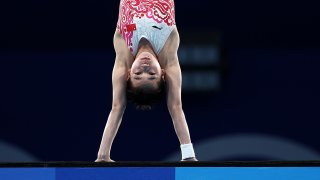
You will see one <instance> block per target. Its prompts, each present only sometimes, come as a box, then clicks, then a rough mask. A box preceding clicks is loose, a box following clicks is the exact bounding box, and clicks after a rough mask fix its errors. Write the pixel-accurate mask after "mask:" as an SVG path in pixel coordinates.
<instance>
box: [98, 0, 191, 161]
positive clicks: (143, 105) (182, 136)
mask: <svg viewBox="0 0 320 180" xmlns="http://www.w3.org/2000/svg"><path fill="white" fill-rule="evenodd" d="M179 43H180V39H179V33H178V30H177V27H176V25H175V9H174V1H173V0H121V2H120V7H119V18H118V24H117V29H116V31H115V34H114V48H115V52H116V59H115V64H114V68H113V72H112V86H113V101H112V109H111V112H110V114H109V117H108V121H107V124H106V127H105V129H104V133H103V137H102V140H101V144H100V149H99V152H98V158H97V160H96V162H113V160H112V159H111V158H110V150H111V145H112V142H113V140H114V138H115V136H116V133H117V131H118V128H119V126H120V124H121V121H122V116H123V113H124V111H125V108H126V103H127V99H128V100H129V101H132V102H133V103H134V104H135V105H136V107H137V108H138V109H143V110H145V109H150V108H151V106H152V105H153V104H154V103H155V102H157V101H158V100H160V99H161V97H162V96H165V97H166V100H167V107H168V110H169V113H170V115H171V117H172V121H173V125H174V128H175V131H176V134H177V136H178V139H179V142H180V148H181V153H182V159H181V160H182V161H197V159H196V157H195V153H194V149H193V145H192V143H191V139H190V134H189V129H188V125H187V122H186V118H185V116H184V112H183V110H182V103H181V84H182V81H181V70H180V65H179V61H178V55H177V51H178V47H179Z"/></svg>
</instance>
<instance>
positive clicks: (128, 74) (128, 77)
mask: <svg viewBox="0 0 320 180" xmlns="http://www.w3.org/2000/svg"><path fill="white" fill-rule="evenodd" d="M130 72H131V69H129V70H128V72H127V81H128V80H129V79H130Z"/></svg>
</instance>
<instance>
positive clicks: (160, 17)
mask: <svg viewBox="0 0 320 180" xmlns="http://www.w3.org/2000/svg"><path fill="white" fill-rule="evenodd" d="M150 23H151V24H150ZM152 25H157V26H158V25H160V26H159V27H161V26H162V27H161V28H158V27H157V26H156V27H153V28H150V29H149V27H152ZM173 25H175V10H174V0H121V2H120V7H119V19H118V23H117V28H118V29H119V30H120V33H121V35H122V37H123V38H124V40H125V41H126V43H127V45H128V48H129V49H130V51H131V52H132V53H133V54H135V53H136V50H137V46H138V43H139V40H140V38H141V36H144V35H142V34H149V35H148V36H149V39H148V38H147V39H148V40H149V41H150V40H151V41H152V40H155V39H156V38H158V39H159V37H156V36H163V38H162V39H165V38H167V37H168V32H170V30H167V31H166V28H167V29H172V26H173ZM168 27H169V28H168ZM162 28H163V29H164V30H163V31H161V33H162V35H161V33H160V31H159V30H162ZM157 29H158V31H157ZM136 30H140V31H138V32H136ZM141 31H143V32H141ZM155 33H157V34H159V33H160V35H155ZM134 36H139V37H137V38H134ZM150 36H151V37H152V38H150ZM135 39H137V40H135ZM160 40H161V37H160ZM165 40H166V39H165ZM136 41H138V42H136ZM151 44H153V45H155V46H157V42H156V43H152V42H151ZM163 44H164V43H160V45H158V46H163ZM160 48H162V47H158V48H157V49H156V51H159V49H160Z"/></svg>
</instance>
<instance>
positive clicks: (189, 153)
mask: <svg viewBox="0 0 320 180" xmlns="http://www.w3.org/2000/svg"><path fill="white" fill-rule="evenodd" d="M180 148H181V156H182V159H183V160H184V159H189V158H195V157H196V156H195V153H194V149H193V145H192V143H189V144H181V145H180Z"/></svg>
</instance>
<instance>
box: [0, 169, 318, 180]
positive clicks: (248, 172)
mask: <svg viewBox="0 0 320 180" xmlns="http://www.w3.org/2000/svg"><path fill="white" fill-rule="evenodd" d="M319 176H320V171H319V168H318V167H295V168H294V167H290V168H289V167H273V168H272V167H238V168H235V167H215V168H213V167H202V168H201V167H192V168H191V167H184V168H182V167H176V168H175V167H171V168H169V167H168V168H162V167H158V168H150V167H147V168H142V167H131V168H127V167H122V168H116V167H111V168H1V169H0V178H1V179H10V180H31V179H32V180H64V179H68V180H73V179H76V180H85V179H91V180H100V179H108V180H113V179H115V180H116V179H139V180H145V179H165V180H189V179H192V180H194V179H211V180H213V179H221V180H227V179H240V180H241V179H246V180H254V179H262V180H264V179H275V180H277V179H281V180H302V179H308V180H318V179H319Z"/></svg>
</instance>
